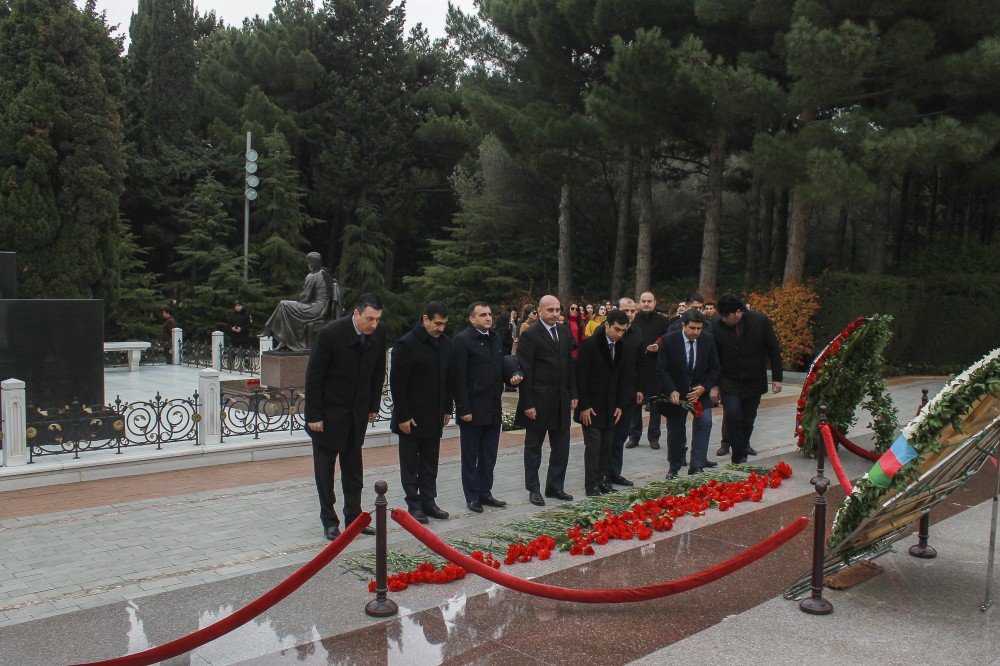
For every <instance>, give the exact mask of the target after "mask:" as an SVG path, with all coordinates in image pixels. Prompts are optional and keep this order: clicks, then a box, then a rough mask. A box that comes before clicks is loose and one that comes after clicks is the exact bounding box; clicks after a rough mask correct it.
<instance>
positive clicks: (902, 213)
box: [893, 173, 911, 265]
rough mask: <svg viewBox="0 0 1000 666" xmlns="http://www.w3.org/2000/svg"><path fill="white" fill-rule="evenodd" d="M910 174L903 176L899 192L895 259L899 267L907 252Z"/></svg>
mask: <svg viewBox="0 0 1000 666" xmlns="http://www.w3.org/2000/svg"><path fill="white" fill-rule="evenodd" d="M910 185H911V178H910V174H908V173H907V174H903V185H902V186H901V188H900V192H899V215H897V216H896V239H895V240H896V242H895V244H894V245H895V247H894V251H893V258H894V260H895V263H896V264H897V265H898V264H899V262H901V261H902V260H903V253H904V252H905V250H906V223H907V222H908V221H909V217H910V189H911V188H910Z"/></svg>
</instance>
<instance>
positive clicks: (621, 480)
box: [609, 476, 635, 486]
mask: <svg viewBox="0 0 1000 666" xmlns="http://www.w3.org/2000/svg"><path fill="white" fill-rule="evenodd" d="M609 480H610V481H611V483H613V484H615V485H616V486H634V485H635V484H634V483H632V482H631V481H629V480H628V479H626V478H625V477H624V476H612V477H611V478H610V479H609Z"/></svg>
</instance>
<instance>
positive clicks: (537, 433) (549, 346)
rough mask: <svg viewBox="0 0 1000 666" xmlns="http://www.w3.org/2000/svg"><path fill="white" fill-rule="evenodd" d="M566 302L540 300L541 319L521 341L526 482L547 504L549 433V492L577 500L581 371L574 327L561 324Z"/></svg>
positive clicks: (520, 420) (531, 494)
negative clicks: (572, 489)
mask: <svg viewBox="0 0 1000 666" xmlns="http://www.w3.org/2000/svg"><path fill="white" fill-rule="evenodd" d="M560 311H561V306H560V304H559V299H558V298H556V297H555V296H551V295H546V296H542V299H541V300H540V301H539V302H538V321H536V322H535V323H534V324H532V325H531V326H529V327H528V328H527V329H525V331H524V333H522V334H521V337H520V339H519V340H518V343H517V360H518V361H519V362H520V364H521V370H522V371H523V372H524V381H522V382H521V386H520V388H519V391H518V394H519V395H518V401H517V415H516V417H515V421H514V422H515V424H516V425H518V426H520V427H522V428H524V429H525V432H524V487H525V489H526V490H527V491H528V499H529V501H530V502H531V503H532V504H534V505H536V506H544V505H545V500H544V499H542V495H541V493H540V492H539V490H540V486H539V481H538V469H539V467H541V464H542V442H543V441H544V440H545V435H546V434H548V436H549V447H550V451H549V469H548V472H547V474H546V481H545V496H546V497H554V498H556V499H561V500H571V499H573V496H572V495H570V494H569V493H567V492H566V491H565V490H563V485H564V483H565V481H566V466H567V464H568V463H569V428H570V424H571V416H570V413H571V412H572V411H573V410H574V409H576V374H575V367H574V363H573V356H572V352H573V349H572V335H571V334H570V330H569V327H568V326H566V325H565V324H560V323H559V315H560Z"/></svg>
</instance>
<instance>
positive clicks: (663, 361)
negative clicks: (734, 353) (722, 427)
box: [657, 308, 719, 479]
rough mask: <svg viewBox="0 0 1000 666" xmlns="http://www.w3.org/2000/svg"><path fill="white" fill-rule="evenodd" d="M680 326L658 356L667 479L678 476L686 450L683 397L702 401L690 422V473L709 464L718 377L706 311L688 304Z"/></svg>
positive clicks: (667, 339)
mask: <svg viewBox="0 0 1000 666" xmlns="http://www.w3.org/2000/svg"><path fill="white" fill-rule="evenodd" d="M681 322H682V326H681V330H679V331H672V332H670V333H667V335H666V337H665V338H663V345H662V346H661V347H660V354H659V358H658V359H657V363H658V370H659V372H660V389H661V391H662V393H661V395H663V396H667V398H668V400H669V403H668V404H666V405H664V413H665V414H666V417H667V460H668V461H669V464H670V467H669V472H668V473H667V478H668V479H675V478H677V473H678V472H680V468H681V465H683V464H684V463H683V460H684V456H685V454H686V453H687V415H688V412H687V410H686V409H684V408H683V407H681V404H680V403H681V401H682V400H686V401H688V402H692V403H695V402H698V403H701V408H700V409H697V410H696V411H695V413H694V421H693V423H692V426H691V467H689V468H688V474H697V473H698V472H703V471H704V470H705V467H707V466H708V438H709V437H710V436H711V434H712V404H711V402H709V398H708V393H709V391H711V389H712V387H714V386H715V383H716V381H718V379H719V355H718V353H717V352H716V350H715V341H714V340H713V339H712V334H711V333H706V332H705V331H704V328H705V326H706V321H705V315H703V314H702V313H701V311H700V310H697V309H694V308H689V309H688V310H686V311H685V312H684V314H683V315H682V316H681Z"/></svg>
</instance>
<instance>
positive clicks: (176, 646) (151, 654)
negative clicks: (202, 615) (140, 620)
mask: <svg viewBox="0 0 1000 666" xmlns="http://www.w3.org/2000/svg"><path fill="white" fill-rule="evenodd" d="M371 522H372V517H371V515H369V514H367V513H362V514H361V515H360V516H358V517H357V518H356V519H355V520H354V522H353V523H351V524H350V525H349V526H348V527H347V529H346V530H344V532H343V533H342V534H341V535H340V536H339V537H337V538H336V540H334V541H333V543H331V544H330V545H329V546H327V547H326V548H324V549H323V550H322V551H320V553H319V554H318V555H316V557H314V558H312V559H311V560H310V561H309V562H306V564H305V565H303V567H302V568H301V569H299V570H298V571H296V572H295V573H293V574H292V575H291V576H289V577H288V578H286V579H285V580H283V581H282V582H280V583H278V585H277V586H275V587H274V588H273V589H272V590H271V591H270V592H268V593H266V594H265V595H264V596H262V597H260V598H259V599H257V600H256V601H252V602H250V603H249V604H247V605H246V606H244V607H243V608H241V609H240V610H238V611H236V612H235V613H233V614H232V615H229V616H227V617H224V618H222V619H221V620H219V621H218V622H216V623H215V624H211V625H209V626H207V627H205V628H204V629H199V630H198V631H196V632H194V633H193V634H188V635H187V636H182V637H181V638H178V639H177V640H173V641H170V642H169V643H165V644H163V645H161V646H159V647H155V648H150V649H149V650H145V651H143V652H136V653H135V654H129V655H125V656H124V657H118V658H116V659H108V660H107V661H98V662H93V663H89V664H78V665H77V666H148V665H149V664H155V663H156V662H158V661H163V660H164V659H170V658H172V657H176V656H177V655H180V654H184V653H185V652H190V651H191V650H194V649H195V648H199V647H201V646H202V645H204V644H205V643H208V642H211V641H214V640H215V639H216V638H218V637H220V636H223V635H225V634H228V633H229V632H230V631H233V630H234V629H236V628H237V627H241V626H243V625H244V624H246V623H247V622H249V621H250V620H252V619H254V618H255V617H257V616H258V615H260V614H261V613H263V612H264V611H266V610H268V609H269V608H271V607H272V606H274V605H275V604H277V603H278V602H279V601H281V600H282V599H284V598H285V597H287V596H288V595H290V594H291V593H292V592H294V591H295V590H297V589H299V588H300V587H302V585H303V584H304V583H305V582H306V581H307V580H309V579H310V578H312V577H313V576H315V575H316V574H317V573H319V571H320V569H322V568H323V567H325V566H326V565H327V564H329V563H330V562H332V561H333V558H335V557H337V555H340V553H341V552H342V551H343V550H344V548H346V547H347V545H348V544H349V543H351V542H352V541H354V539H355V538H356V537H357V536H358V535H359V534H361V530H363V529H364V528H366V527H368V525H369V523H371Z"/></svg>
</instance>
